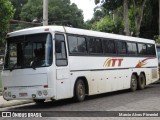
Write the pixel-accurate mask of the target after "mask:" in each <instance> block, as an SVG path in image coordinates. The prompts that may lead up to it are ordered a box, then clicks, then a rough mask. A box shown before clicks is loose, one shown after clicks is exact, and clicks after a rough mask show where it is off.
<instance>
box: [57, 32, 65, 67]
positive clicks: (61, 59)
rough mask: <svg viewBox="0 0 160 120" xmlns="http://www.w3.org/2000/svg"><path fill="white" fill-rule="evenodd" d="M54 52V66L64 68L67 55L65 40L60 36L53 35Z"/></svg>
mask: <svg viewBox="0 0 160 120" xmlns="http://www.w3.org/2000/svg"><path fill="white" fill-rule="evenodd" d="M55 51H56V65H57V66H65V65H67V64H68V63H67V54H66V46H65V38H64V35H62V34H56V35H55Z"/></svg>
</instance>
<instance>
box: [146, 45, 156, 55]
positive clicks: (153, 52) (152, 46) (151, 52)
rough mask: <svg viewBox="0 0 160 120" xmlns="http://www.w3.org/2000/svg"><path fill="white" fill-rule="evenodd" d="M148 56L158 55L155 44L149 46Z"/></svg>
mask: <svg viewBox="0 0 160 120" xmlns="http://www.w3.org/2000/svg"><path fill="white" fill-rule="evenodd" d="M147 55H156V51H155V45H153V44H148V45H147Z"/></svg>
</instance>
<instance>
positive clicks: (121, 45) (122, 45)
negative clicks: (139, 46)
mask: <svg viewBox="0 0 160 120" xmlns="http://www.w3.org/2000/svg"><path fill="white" fill-rule="evenodd" d="M117 52H118V54H126V53H127V49H126V42H123V41H117Z"/></svg>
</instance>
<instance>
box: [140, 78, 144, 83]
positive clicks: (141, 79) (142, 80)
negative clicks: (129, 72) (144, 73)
mask: <svg viewBox="0 0 160 120" xmlns="http://www.w3.org/2000/svg"><path fill="white" fill-rule="evenodd" d="M140 81H141V85H144V78H143V77H141V78H140Z"/></svg>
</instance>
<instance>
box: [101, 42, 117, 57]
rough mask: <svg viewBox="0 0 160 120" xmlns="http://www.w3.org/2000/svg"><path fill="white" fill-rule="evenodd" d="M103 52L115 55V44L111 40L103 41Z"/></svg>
mask: <svg viewBox="0 0 160 120" xmlns="http://www.w3.org/2000/svg"><path fill="white" fill-rule="evenodd" d="M103 52H104V53H110V54H114V53H116V50H115V44H114V41H113V40H106V39H104V40H103Z"/></svg>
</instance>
